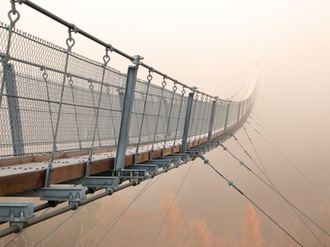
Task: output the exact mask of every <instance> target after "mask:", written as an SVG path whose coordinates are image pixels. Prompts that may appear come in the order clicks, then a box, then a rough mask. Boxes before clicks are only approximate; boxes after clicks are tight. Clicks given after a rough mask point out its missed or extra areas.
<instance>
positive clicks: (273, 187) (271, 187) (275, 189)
mask: <svg viewBox="0 0 330 247" xmlns="http://www.w3.org/2000/svg"><path fill="white" fill-rule="evenodd" d="M236 139H237V138H236ZM237 141H238V139H237ZM241 147H242V148H243V146H242V145H241ZM225 148H226V147H225ZM243 149H244V148H243ZM225 150H227V151H228V152H229V150H228V148H226V149H225ZM244 150H245V149H244ZM245 151H246V150H245ZM230 154H232V153H231V152H230ZM246 154H248V153H247V151H246ZM248 156H249V155H248ZM233 157H234V158H235V159H237V157H236V156H233ZM249 157H250V156H249ZM252 161H253V162H254V160H252ZM240 164H241V165H243V166H244V167H245V168H246V169H247V170H249V171H250V172H251V173H252V174H253V175H255V176H256V177H257V178H258V179H259V180H260V181H262V182H263V183H264V184H265V185H267V186H268V187H269V188H270V189H271V190H273V191H274V192H275V193H276V194H277V195H279V196H280V197H281V198H282V199H284V200H285V201H286V202H287V203H288V205H289V206H290V207H291V208H292V209H293V212H294V213H295V214H296V215H297V217H298V218H299V219H300V220H301V221H302V222H303V224H304V225H305V226H306V227H307V228H308V229H309V231H310V232H311V233H312V234H313V236H314V237H315V238H316V239H317V240H318V241H319V242H320V244H321V245H322V246H324V245H323V243H322V242H321V240H320V239H319V238H318V237H317V236H316V234H315V233H314V232H313V230H312V229H311V228H310V227H309V226H308V225H307V224H306V222H305V221H304V220H303V219H302V218H301V216H300V215H299V214H297V212H296V211H295V210H297V211H298V212H300V213H301V214H302V215H303V216H305V217H306V218H307V219H308V220H309V221H310V222H312V223H313V224H314V225H315V226H316V227H318V228H319V229H320V230H321V231H322V232H324V233H325V234H327V235H328V236H329V237H330V235H329V233H328V232H326V231H325V230H324V229H323V228H322V227H321V226H320V225H319V224H317V223H316V222H315V221H313V220H312V219H311V218H310V217H308V216H307V215H306V214H305V213H303V212H302V211H301V210H300V209H299V208H298V207H296V206H295V205H294V204H292V203H291V202H290V201H289V200H288V199H287V198H285V197H284V196H283V195H282V193H281V192H280V191H279V190H278V189H277V187H276V186H275V185H274V184H273V182H272V181H271V180H270V178H269V177H266V178H267V180H268V181H269V183H270V184H271V185H270V184H268V183H267V182H266V181H265V180H264V179H262V178H261V177H260V176H259V175H258V174H256V173H255V172H254V171H253V170H251V169H250V168H249V167H248V166H247V165H245V164H244V162H242V161H240ZM256 165H257V164H256ZM282 206H283V205H282ZM290 221H291V220H290ZM291 224H292V222H291Z"/></svg>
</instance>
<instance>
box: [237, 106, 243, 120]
mask: <svg viewBox="0 0 330 247" xmlns="http://www.w3.org/2000/svg"><path fill="white" fill-rule="evenodd" d="M241 105H242V102H239V105H238V111H237V123H238V121H239V120H240V118H241Z"/></svg>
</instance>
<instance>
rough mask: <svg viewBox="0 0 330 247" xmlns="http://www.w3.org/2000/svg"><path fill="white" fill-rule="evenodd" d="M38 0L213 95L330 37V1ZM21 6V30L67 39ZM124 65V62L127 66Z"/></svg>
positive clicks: (91, 50) (88, 51)
mask: <svg viewBox="0 0 330 247" xmlns="http://www.w3.org/2000/svg"><path fill="white" fill-rule="evenodd" d="M33 2H35V3H36V4H38V5H40V6H42V7H44V8H45V9H47V10H49V11H51V12H53V13H55V14H56V15H58V16H60V17H62V18H63V19H65V20H67V21H68V22H70V23H74V24H75V25H76V26H77V27H79V28H81V29H83V30H85V31H87V32H89V33H91V34H93V35H95V36H96V37H99V38H100V39H101V40H104V41H105V42H107V43H110V44H112V45H113V46H115V47H116V48H118V49H120V50H123V51H124V52H126V53H128V54H130V55H135V54H140V55H142V56H143V57H144V58H145V60H144V62H145V63H147V64H150V65H152V66H154V67H155V68H157V69H159V70H161V71H164V72H165V73H167V74H168V75H171V76H172V77H174V78H177V79H178V80H179V81H182V82H183V83H186V84H188V85H196V86H198V87H199V88H200V90H202V91H205V92H207V93H211V92H212V93H214V92H215V91H214V89H216V90H217V91H216V92H217V94H219V95H220V96H222V97H228V96H230V95H232V94H234V93H235V92H236V91H237V90H238V89H239V88H240V87H241V86H242V84H243V83H244V81H245V80H246V79H247V77H248V75H249V72H250V70H251V68H252V66H253V64H254V62H255V60H257V59H258V60H260V63H261V66H262V65H263V59H265V58H266V59H277V58H278V56H279V55H280V56H281V57H282V59H283V60H282V62H283V63H284V64H285V63H287V62H289V63H290V61H288V59H289V60H290V58H288V57H285V56H283V54H281V52H283V51H285V50H290V49H296V51H295V52H297V53H299V52H306V50H307V52H308V50H309V49H306V48H305V46H309V45H313V46H315V47H316V48H319V45H320V44H319V43H315V39H317V40H318V42H320V41H321V40H322V39H324V38H326V39H327V40H329V23H330V17H329V15H328V14H327V13H329V12H328V10H329V9H330V3H329V2H328V1H322V0H319V1H312V0H291V1H285V0H282V1H266V0H249V1H246V0H232V1H223V0H221V1H211V0H207V1H203V2H198V1H197V2H192V1H174V0H170V1H166V2H155V1H147V0H142V1H105V0H103V1H102V0H101V1H97V2H90V1H76V0H72V1H64V0H58V1H40V0H39V1H38V0H36V1H33ZM0 6H1V11H0V19H1V20H2V21H3V22H7V17H6V14H7V11H8V10H9V8H10V4H9V0H8V1H7V0H0ZM17 9H18V10H19V11H20V13H21V20H19V22H18V23H17V28H19V29H23V30H24V31H27V32H30V33H32V34H35V35H36V36H41V37H43V38H44V39H47V40H50V41H52V42H54V43H57V44H60V45H64V44H65V43H64V39H65V38H66V35H67V30H66V28H64V27H62V26H61V25H59V24H57V23H54V22H53V21H51V20H48V19H47V18H45V17H43V16H41V15H39V14H38V13H35V11H33V10H30V9H29V7H27V6H24V5H22V6H18V7H17ZM324 36H326V37H324ZM77 39H79V38H77ZM79 41H80V42H77V45H76V47H75V51H78V52H81V53H84V54H85V55H87V56H91V57H93V58H95V59H98V57H99V58H101V57H102V55H103V48H95V47H94V46H91V45H90V44H89V43H88V42H87V41H86V40H85V39H81V40H80V39H79ZM316 52H317V51H316ZM320 52H323V51H322V50H321V51H320ZM122 63H123V64H122ZM122 63H121V62H118V67H119V69H121V68H123V69H121V70H125V69H126V68H125V66H126V64H125V63H124V62H122ZM124 64H125V65H124ZM111 65H112V66H113V67H116V63H115V61H114V62H113V63H112V64H111ZM124 72H125V71H124ZM211 88H212V89H211Z"/></svg>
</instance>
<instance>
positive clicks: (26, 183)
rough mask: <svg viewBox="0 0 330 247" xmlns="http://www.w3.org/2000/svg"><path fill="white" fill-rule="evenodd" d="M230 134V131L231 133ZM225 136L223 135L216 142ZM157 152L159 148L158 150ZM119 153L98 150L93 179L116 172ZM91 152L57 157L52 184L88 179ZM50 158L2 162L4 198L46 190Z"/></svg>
mask: <svg viewBox="0 0 330 247" xmlns="http://www.w3.org/2000/svg"><path fill="white" fill-rule="evenodd" d="M228 130H230V129H228ZM223 134H224V131H223V130H222V131H220V132H218V133H216V134H214V135H213V137H212V139H214V138H217V137H219V136H221V135H223ZM206 142H207V137H204V138H201V139H198V140H196V141H190V142H188V149H190V148H192V147H195V146H198V145H201V144H203V143H206ZM156 148H157V147H156ZM141 150H145V151H143V152H140V153H139V154H138V155H137V156H136V163H137V164H138V163H143V162H146V161H148V160H151V159H158V158H160V157H162V152H163V155H164V156H168V155H171V154H173V153H180V150H181V144H177V145H175V146H174V148H173V146H172V145H171V146H169V147H167V148H165V149H164V150H163V151H162V150H161V148H160V147H158V149H154V151H153V152H150V149H149V148H148V147H146V146H145V147H144V149H141ZM115 154H116V152H115V149H103V150H95V152H94V155H93V160H92V162H93V163H92V166H91V171H90V175H96V174H100V173H104V172H108V171H111V170H113V167H114V161H115ZM134 156H135V148H134V147H131V148H130V149H128V150H127V152H126V158H125V165H124V166H125V167H128V166H131V165H133V164H134ZM87 158H88V153H87V152H72V153H62V154H58V155H56V157H55V160H54V164H53V172H52V177H51V184H59V183H65V182H67V181H70V180H74V179H79V178H82V177H84V174H85V169H86V161H87ZM48 159H49V156H47V155H44V156H34V157H27V158H22V159H11V160H4V161H0V167H1V168H0V184H1V185H2V186H1V187H0V196H8V195H13V194H17V193H20V192H25V191H30V190H35V189H39V188H42V187H43V186H44V179H45V173H46V168H47V166H48Z"/></svg>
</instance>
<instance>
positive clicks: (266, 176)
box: [231, 134, 300, 236]
mask: <svg viewBox="0 0 330 247" xmlns="http://www.w3.org/2000/svg"><path fill="white" fill-rule="evenodd" d="M231 136H232V137H233V138H234V140H235V141H236V142H237V143H238V144H239V146H240V147H241V148H242V150H243V151H244V153H245V154H246V155H247V156H248V157H249V158H250V160H252V162H253V164H254V165H255V166H256V167H257V168H258V169H259V171H260V172H261V173H262V174H263V175H264V177H265V178H266V179H267V180H268V182H269V183H270V184H271V185H272V187H273V188H274V189H276V190H277V191H278V192H279V190H278V189H277V188H276V186H275V185H274V183H273V182H272V181H271V179H270V176H269V175H268V173H267V170H266V167H265V166H264V163H263V162H262V161H261V159H260V162H261V165H262V166H263V168H264V170H265V172H263V171H262V170H261V168H260V166H259V165H258V164H257V162H256V161H255V160H254V159H253V158H252V156H251V155H250V154H249V152H248V151H247V150H246V149H245V148H244V147H243V145H242V144H241V142H240V141H239V140H238V138H237V137H236V136H235V135H234V134H231ZM250 141H251V143H252V140H250ZM255 152H256V150H255ZM256 153H257V152H256ZM257 154H258V153H257ZM251 172H252V171H251ZM252 173H254V172H252ZM279 202H280V203H281V206H282V208H283V210H284V212H285V214H286V216H287V218H288V219H289V221H290V224H291V226H292V227H293V229H294V231H295V233H296V235H297V236H299V234H298V231H297V229H296V227H295V225H294V224H293V222H292V220H291V217H290V216H289V214H288V212H287V210H286V208H285V207H284V205H283V202H282V201H281V200H280V198H279ZM295 213H296V212H295ZM296 214H297V213H296ZM298 217H300V216H299V215H298Z"/></svg>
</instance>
